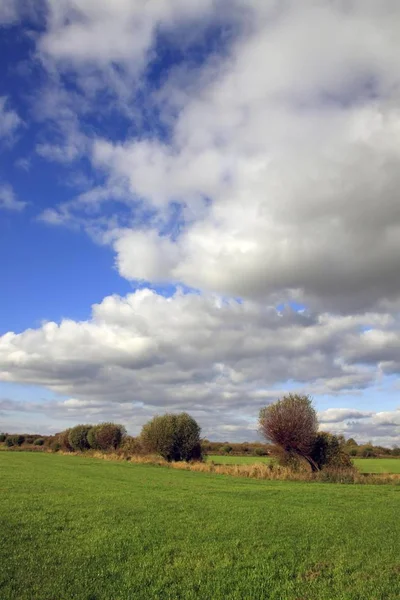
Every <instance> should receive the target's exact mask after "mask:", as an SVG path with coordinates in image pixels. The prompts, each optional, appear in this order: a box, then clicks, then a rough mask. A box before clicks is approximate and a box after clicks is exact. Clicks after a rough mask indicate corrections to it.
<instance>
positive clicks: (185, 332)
mask: <svg viewBox="0 0 400 600" xmlns="http://www.w3.org/2000/svg"><path fill="white" fill-rule="evenodd" d="M374 320H375V322H376V324H377V325H378V324H379V323H381V326H383V323H384V320H383V318H382V316H380V315H371V314H370V315H364V316H363V317H343V318H339V317H330V316H329V315H307V314H300V313H297V312H294V311H292V310H289V309H286V310H284V311H277V310H276V309H275V308H274V307H268V306H264V307H263V306H261V305H259V304H258V303H253V302H249V301H245V302H236V301H232V300H231V301H227V300H224V299H221V298H219V297H216V296H204V295H198V294H186V295H185V294H182V293H181V292H177V293H176V294H175V295H174V296H173V297H171V298H165V297H164V296H161V295H158V294H156V293H155V292H152V291H150V290H148V289H143V290H140V291H136V292H135V293H133V294H129V295H128V296H126V297H125V298H121V297H118V296H110V297H107V298H105V299H104V300H103V302H102V303H101V304H98V305H94V306H93V314H92V318H91V320H89V321H83V322H75V321H71V320H64V321H62V322H61V323H60V324H59V325H57V324H56V323H46V324H44V325H43V326H42V327H41V328H39V329H36V330H27V331H25V332H23V333H21V334H14V333H12V332H10V333H7V334H5V335H4V336H2V337H1V338H0V380H1V381H6V382H12V381H18V382H20V383H29V384H36V385H40V386H44V387H46V388H48V389H50V390H52V391H53V392H54V393H56V394H61V395H63V396H67V397H69V398H70V400H67V401H66V402H65V401H63V402H62V404H59V403H56V404H55V405H53V403H50V405H49V404H46V407H47V408H46V410H47V411H55V412H54V416H55V417H56V416H57V415H58V414H59V415H61V416H62V415H64V417H65V418H66V417H68V418H71V415H72V416H73V415H75V416H76V417H77V416H79V415H81V417H82V418H83V416H84V415H87V418H89V416H90V414H92V413H93V414H94V413H95V414H98V415H114V416H115V414H116V415H117V416H119V415H122V416H123V414H125V413H124V411H127V412H128V413H129V414H130V415H131V417H132V418H133V417H134V418H136V417H137V418H138V419H139V421H135V424H134V428H135V430H137V427H138V425H140V424H141V423H142V422H143V421H144V420H146V419H147V418H148V417H149V415H151V414H154V413H155V412H156V411H163V410H165V409H167V408H168V409H169V410H183V409H184V410H190V412H191V413H193V414H194V415H195V416H196V417H197V418H198V419H199V421H200V422H201V423H202V425H203V426H204V428H205V430H206V431H207V433H208V434H209V431H214V433H215V434H216V435H217V433H218V431H219V432H220V433H221V431H222V430H221V429H220V428H221V427H222V426H226V425H234V426H235V427H236V426H237V427H239V429H240V431H241V432H242V433H243V431H245V430H246V427H250V428H253V429H254V427H255V420H256V418H257V415H258V411H259V409H260V407H261V406H263V405H265V404H266V403H268V402H270V401H272V400H274V399H276V398H277V397H279V396H280V395H281V393H282V388H284V382H285V381H287V380H288V379H291V380H293V381H297V382H298V385H299V387H300V388H302V387H303V388H304V391H307V392H311V393H313V391H314V390H315V391H316V393H318V394H321V393H325V394H329V393H334V394H335V393H340V392H344V391H346V390H347V391H349V390H352V389H353V387H355V388H356V389H362V387H366V386H367V385H370V384H371V383H373V382H374V381H375V379H376V376H377V372H376V367H373V366H371V367H370V368H369V369H368V370H367V369H365V367H364V366H362V365H361V366H358V365H349V364H345V363H343V361H340V360H338V356H340V355H341V353H342V351H341V349H342V344H343V339H344V337H345V336H346V335H347V334H350V333H351V334H354V332H356V331H358V330H359V327H360V324H361V323H362V322H371V321H374ZM360 335H361V334H360ZM52 407H53V408H52ZM124 407H125V408H124ZM126 407H129V408H126ZM89 409H90V410H89ZM71 410H72V411H75V412H73V413H71ZM85 411H86V412H85ZM88 411H89V412H88ZM121 411H122V412H121ZM359 414H361V413H359V412H358V411H350V412H346V411H345V413H343V414H342V412H341V411H340V410H339V412H338V411H337V410H336V412H332V411H325V413H323V417H324V420H325V421H329V422H332V423H336V422H338V421H339V420H344V419H354V418H358V416H359ZM365 414H366V415H367V414H369V413H368V412H366V413H365ZM64 417H61V418H64ZM333 417H335V418H333ZM99 418H100V417H99ZM113 418H114V417H113ZM246 423H247V425H246ZM232 431H233V430H232ZM218 435H219V433H218ZM221 435H222V433H221Z"/></svg>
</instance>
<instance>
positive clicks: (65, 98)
mask: <svg viewBox="0 0 400 600" xmlns="http://www.w3.org/2000/svg"><path fill="white" fill-rule="evenodd" d="M21 6H22V5H19V4H14V5H13V7H12V5H11V4H9V3H7V2H6V3H3V4H2V9H1V10H0V22H1V21H2V22H3V23H4V24H6V23H7V22H11V21H13V22H15V19H17V16H16V15H18V14H19V15H22V12H21V11H22V9H21ZM41 6H42V8H43V13H40V14H41V15H42V16H41V23H42V28H41V29H40V32H37V34H36V35H35V37H34V41H35V44H36V46H35V59H36V60H37V61H38V63H40V65H41V68H42V69H43V71H44V72H45V73H46V74H47V79H46V80H45V83H44V84H43V85H42V87H41V88H40V90H39V92H38V93H37V97H36V100H35V101H34V104H33V106H32V107H31V114H32V118H33V119H34V120H35V122H37V123H39V124H40V128H41V134H40V137H39V138H38V139H37V140H35V145H34V148H35V152H36V156H38V157H40V160H45V161H48V162H49V163H54V162H57V163H59V164H61V165H62V166H63V168H65V169H70V171H68V173H69V174H70V175H71V179H72V180H73V181H78V180H79V182H80V185H79V186H78V185H76V186H75V187H76V189H75V188H74V186H71V185H70V189H71V197H70V199H68V200H65V196H63V198H64V199H63V201H62V202H61V203H60V204H58V205H54V206H51V207H48V208H46V209H45V210H44V211H43V212H42V213H41V215H39V219H41V220H42V221H44V222H46V223H47V224H48V225H58V226H62V225H74V226H75V227H79V228H82V229H84V230H85V231H86V232H87V233H88V234H89V235H91V236H92V238H94V239H95V240H96V242H98V243H102V244H105V245H108V246H110V247H111V248H112V250H113V252H114V254H115V265H116V268H117V270H118V272H119V274H120V275H121V277H123V278H125V279H127V280H129V281H131V282H132V283H133V285H134V286H140V287H142V288H143V287H144V289H141V290H139V291H136V292H135V293H133V294H130V295H128V296H126V297H125V298H120V297H118V296H110V297H107V298H105V299H104V300H103V302H101V303H100V304H99V305H96V306H94V307H93V315H92V318H91V319H90V320H88V321H85V322H75V321H72V320H71V321H68V320H64V321H63V322H61V323H60V324H56V323H47V324H44V325H43V326H42V327H40V328H38V329H36V330H27V331H25V332H22V333H20V334H18V335H16V334H14V333H8V334H6V335H5V336H3V337H2V338H0V378H1V379H2V380H3V381H19V382H25V383H33V384H37V385H41V386H45V387H47V388H49V389H51V390H52V391H54V392H55V393H57V394H61V395H62V396H65V397H67V398H69V399H68V400H66V401H64V400H60V401H59V402H61V404H59V403H58V401H57V402H56V403H55V404H54V405H52V406H54V410H55V411H56V413H57V414H60V415H61V414H64V413H63V411H69V412H68V414H72V413H73V411H80V410H82V411H84V410H94V411H99V414H100V413H101V414H107V410H108V409H110V410H111V408H110V407H113V408H112V410H115V411H117V414H120V413H118V411H122V412H121V414H123V411H125V410H126V407H127V406H129V407H132V402H133V403H134V406H135V407H136V410H137V411H139V412H138V415H139V416H138V418H139V420H140V419H142V418H144V417H145V416H146V415H147V416H148V415H149V414H152V413H153V412H154V411H157V410H161V409H162V408H165V407H168V408H170V409H181V408H184V409H186V410H190V411H191V412H194V413H195V414H197V415H198V416H199V419H200V420H201V421H202V422H203V423H204V424H205V425H206V426H207V427H211V429H212V427H213V423H215V422H218V423H219V425H218V427H219V430H218V435H223V431H224V428H225V431H226V432H228V433H229V432H236V435H237V436H238V437H240V435H245V433H246V432H247V431H248V427H250V430H251V428H252V427H254V423H253V421H252V419H254V417H255V416H256V415H257V411H258V409H259V408H260V406H262V405H263V404H265V403H266V402H268V401H271V400H272V399H274V398H275V397H276V396H277V395H279V393H280V392H281V391H282V390H284V389H285V386H287V385H291V383H293V382H294V383H296V384H298V386H299V387H300V388H304V390H305V391H307V392H312V393H315V394H316V395H317V396H321V395H324V394H331V395H333V394H338V395H339V394H343V393H345V392H346V393H359V392H362V391H363V390H365V389H368V388H369V387H370V386H372V385H374V384H376V382H378V381H380V380H381V379H382V378H384V377H385V376H387V375H391V376H393V375H395V376H397V375H398V372H399V368H400V333H399V332H400V328H399V318H398V311H399V307H400V209H399V207H400V203H399V201H398V190H399V189H400V175H399V173H400V171H399V168H398V165H399V161H400V111H399V108H398V107H399V90H400V75H399V71H398V65H397V62H398V60H397V57H398V56H399V54H400V5H399V4H398V3H397V2H393V1H392V0H383V1H381V2H379V3H377V2H372V1H371V2H370V1H367V0H354V1H352V2H348V3H343V2H339V1H337V2H336V1H334V2H332V1H330V0H329V1H328V0H321V1H320V2H318V3H315V2H312V1H311V0H310V1H309V2H308V1H306V2H302V3H301V4H300V3H298V2H296V1H295V0H291V1H288V2H284V3H283V2H278V1H276V0H229V1H228V2H223V3H221V2H216V1H214V0H202V1H197V0H196V1H195V0H192V1H190V2H187V1H186V0H168V1H167V0H149V1H148V2H146V3H144V4H143V2H142V1H141V0H130V1H129V0H115V1H114V2H112V3H110V2H109V1H107V0H74V1H72V0H47V1H46V2H44V3H43V4H41ZM11 7H12V9H11ZM32 14H33V13H32ZM35 18H36V19H37V18H38V13H37V12H36V16H35ZM355 32H357V34H356V35H355ZM171 56H172V57H173V58H171ZM0 113H2V115H3V119H2V124H0V135H3V136H9V135H11V134H12V133H13V132H14V131H15V130H16V128H17V127H18V126H19V125H20V124H21V121H20V118H19V117H18V115H17V114H16V113H15V112H13V111H12V110H11V108H9V107H7V105H6V99H5V98H3V99H0ZM1 127H2V128H3V129H1ZM7 199H8V200H7ZM1 203H3V207H4V206H5V207H8V208H12V207H14V208H17V207H20V208H22V206H21V205H22V203H21V202H20V201H18V200H16V198H15V196H14V195H13V192H12V190H11V188H7V187H3V188H1V190H0V206H1ZM7 203H8V206H7ZM163 286H168V289H170V288H171V287H173V288H174V287H175V286H183V289H185V290H187V289H189V290H190V293H183V292H180V291H179V292H177V293H176V294H174V295H173V296H172V297H168V298H167V297H164V295H163V294H162V291H160V293H156V292H154V291H151V290H150V288H151V287H153V288H154V287H156V288H157V287H158V288H159V289H161V290H162V289H163ZM288 302H289V303H292V305H295V306H299V305H300V306H304V307H305V310H303V311H299V310H295V309H290V308H289V307H286V308H284V309H282V310H280V309H277V308H276V307H277V306H280V305H281V304H284V303H288ZM293 303H296V304H293ZM117 407H118V409H117ZM367 408H369V407H367ZM130 409H131V408H130ZM130 409H129V410H130ZM46 410H47V409H46ZM48 410H53V409H50V408H49V409H48ZM57 411H58V412H57ZM71 411H72V413H71ZM140 411H142V412H140ZM74 414H75V413H74ZM77 414H78V413H77ZM79 414H80V413H79ZM84 414H87V413H84ZM96 414H97V413H96ZM385 414H386V413H384V412H377V411H376V410H375V411H374V410H354V409H351V408H349V409H336V408H331V409H327V410H325V411H323V413H322V419H323V422H324V423H326V424H329V426H331V427H332V428H335V429H336V430H338V431H339V430H343V431H348V432H349V433H351V435H354V436H357V435H358V436H359V438H362V437H363V436H367V435H371V437H376V438H379V439H383V438H384V437H385V435H386V434H385V432H387V438H388V440H390V441H392V440H393V439H395V437H396V435H397V436H398V434H399V432H398V423H397V421H396V419H397V412H396V411H394V412H393V414H391V413H390V415H389V413H387V417H386V416H385V417H383V416H382V415H385ZM221 415H222V416H221ZM386 418H387V421H385V419H386ZM386 422H387V424H386V425H385V423H386ZM228 433H227V436H228Z"/></svg>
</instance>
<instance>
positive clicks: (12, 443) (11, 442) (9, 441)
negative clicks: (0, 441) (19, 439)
mask: <svg viewBox="0 0 400 600" xmlns="http://www.w3.org/2000/svg"><path fill="white" fill-rule="evenodd" d="M6 446H7V448H11V446H14V442H13V440H12V437H10V436H8V437H7V438H6Z"/></svg>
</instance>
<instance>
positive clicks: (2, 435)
mask: <svg viewBox="0 0 400 600" xmlns="http://www.w3.org/2000/svg"><path fill="white" fill-rule="evenodd" d="M6 437H7V435H6V434H5V433H0V443H3V442H5V441H6Z"/></svg>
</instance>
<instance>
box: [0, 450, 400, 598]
mask: <svg viewBox="0 0 400 600" xmlns="http://www.w3.org/2000/svg"><path fill="white" fill-rule="evenodd" d="M399 513H400V488H399V487H397V486H390V485H378V486H369V485H364V486H358V485H340V484H319V483H302V482H301V483H300V482H280V481H259V480H251V479H239V478H234V477H229V476H221V475H215V474H206V473H198V472H190V471H178V470H175V469H167V468H165V467H157V466H151V465H135V464H130V463H129V462H120V463H119V462H106V461H102V460H95V459H92V458H85V457H74V456H59V455H56V454H44V453H43V454H42V453H24V452H21V453H14V452H1V453H0V532H1V543H0V599H1V600H128V599H129V600H130V599H132V600H141V599H143V600H152V599H154V600H156V599H157V600H167V599H168V600H179V599H182V600H262V599H271V600H336V599H338V600H339V599H340V600H356V599H357V600H379V599H381V600H398V598H399V597H400V519H399Z"/></svg>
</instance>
